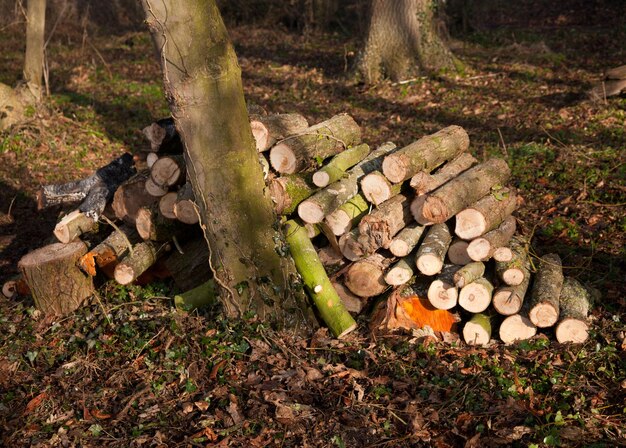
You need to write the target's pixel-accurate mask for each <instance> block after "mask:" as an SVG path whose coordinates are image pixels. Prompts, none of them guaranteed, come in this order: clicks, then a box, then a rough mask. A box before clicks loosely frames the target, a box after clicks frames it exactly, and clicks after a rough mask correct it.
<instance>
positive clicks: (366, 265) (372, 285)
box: [345, 254, 391, 297]
mask: <svg viewBox="0 0 626 448" xmlns="http://www.w3.org/2000/svg"><path fill="white" fill-rule="evenodd" d="M390 263H391V260H389V259H388V258H385V257H383V256H382V255H380V254H373V255H370V256H369V257H367V258H364V259H363V260H359V261H355V262H354V263H352V265H351V266H350V268H349V269H348V271H347V272H346V277H345V285H346V287H347V288H348V289H349V290H350V291H352V293H354V294H356V295H357V296H359V297H374V296H377V295H379V294H382V292H383V291H384V290H385V289H387V287H388V286H387V283H385V278H384V275H385V271H386V270H387V268H388V267H389V264H390Z"/></svg>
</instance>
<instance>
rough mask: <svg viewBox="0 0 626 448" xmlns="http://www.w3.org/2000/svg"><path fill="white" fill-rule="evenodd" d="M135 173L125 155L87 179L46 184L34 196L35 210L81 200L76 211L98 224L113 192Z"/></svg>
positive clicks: (127, 155) (128, 155) (128, 156)
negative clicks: (35, 201) (36, 207)
mask: <svg viewBox="0 0 626 448" xmlns="http://www.w3.org/2000/svg"><path fill="white" fill-rule="evenodd" d="M133 174H135V168H134V166H133V156H132V155H131V154H129V153H125V154H123V155H122V156H120V157H118V158H117V159H115V160H113V161H112V162H111V163H109V164H108V165H106V166H103V167H101V168H98V169H97V170H96V172H95V173H94V174H93V175H91V176H89V177H88V178H86V179H83V180H80V181H73V182H68V183H66V184H61V185H46V186H44V187H42V188H41V190H40V191H39V192H38V193H37V204H38V207H39V208H40V209H41V208H45V207H48V206H50V205H55V204H60V203H65V202H73V201H81V200H82V201H83V202H82V203H81V204H80V206H79V207H78V210H80V211H81V212H83V213H85V214H86V215H87V216H89V217H90V218H92V219H93V220H94V221H97V220H98V218H99V217H100V215H101V214H102V212H103V211H104V208H105V207H106V205H107V203H108V202H109V201H110V200H111V199H112V198H113V194H114V193H115V190H117V188H118V187H119V186H120V184H121V183H122V182H124V181H125V180H127V179H128V178H130V177H131V176H132V175H133Z"/></svg>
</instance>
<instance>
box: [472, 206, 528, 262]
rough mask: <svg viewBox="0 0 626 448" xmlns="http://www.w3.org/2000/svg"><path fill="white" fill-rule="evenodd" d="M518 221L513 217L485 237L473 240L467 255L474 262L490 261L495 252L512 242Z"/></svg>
mask: <svg viewBox="0 0 626 448" xmlns="http://www.w3.org/2000/svg"><path fill="white" fill-rule="evenodd" d="M515 227H516V221H515V218H514V217H513V216H509V217H508V218H506V219H505V220H504V221H503V222H502V223H501V224H500V226H499V227H498V228H497V229H495V230H492V231H491V232H487V233H485V234H484V235H483V236H481V237H479V238H476V239H474V240H472V241H471V242H470V243H469V246H467V254H468V255H469V256H470V258H471V259H472V260H474V261H484V260H488V259H490V258H491V257H493V256H494V253H495V251H496V250H497V249H498V248H500V247H505V246H506V245H507V244H509V241H511V238H512V237H513V234H514V233H515Z"/></svg>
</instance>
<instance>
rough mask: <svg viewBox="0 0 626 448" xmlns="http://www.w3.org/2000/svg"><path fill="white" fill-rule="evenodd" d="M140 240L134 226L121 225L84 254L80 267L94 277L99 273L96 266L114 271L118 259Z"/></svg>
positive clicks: (79, 262)
mask: <svg viewBox="0 0 626 448" xmlns="http://www.w3.org/2000/svg"><path fill="white" fill-rule="evenodd" d="M139 241H140V238H139V234H138V233H137V231H136V230H135V229H134V228H133V227H129V226H120V227H119V228H118V229H117V230H114V231H113V232H111V234H110V235H109V236H108V237H107V238H106V239H105V240H104V241H102V242H101V243H100V244H98V245H97V246H96V247H94V248H93V249H91V250H90V251H89V252H87V253H86V254H85V255H83V256H82V257H81V258H80V260H79V261H78V267H79V268H81V269H82V270H83V272H85V273H87V274H88V275H91V276H92V277H93V276H95V275H96V273H97V272H96V266H98V267H99V268H100V269H103V270H105V271H106V272H107V273H112V272H113V268H114V267H115V265H116V264H117V262H118V260H119V259H120V258H121V257H122V256H123V255H124V254H125V253H126V252H127V251H128V250H129V248H132V245H133V244H136V243H138V242H139Z"/></svg>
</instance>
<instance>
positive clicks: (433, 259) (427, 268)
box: [415, 254, 443, 276]
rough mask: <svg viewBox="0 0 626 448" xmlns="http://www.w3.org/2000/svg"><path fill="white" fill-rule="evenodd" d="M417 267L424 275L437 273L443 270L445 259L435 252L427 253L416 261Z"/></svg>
mask: <svg viewBox="0 0 626 448" xmlns="http://www.w3.org/2000/svg"><path fill="white" fill-rule="evenodd" d="M415 264H416V266H417V269H418V270H419V271H420V272H421V273H422V274H424V275H428V276H431V275H435V274H439V273H440V272H441V269H442V268H443V261H442V260H441V259H440V258H439V257H437V256H436V255H433V254H425V255H422V256H421V257H419V258H418V259H417V261H416V263H415Z"/></svg>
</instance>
